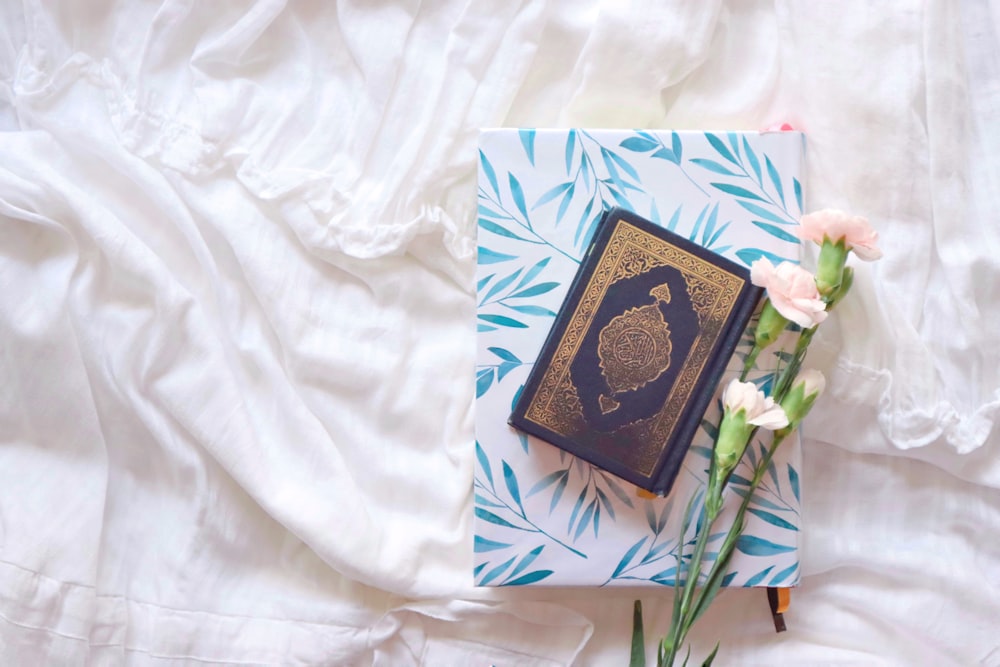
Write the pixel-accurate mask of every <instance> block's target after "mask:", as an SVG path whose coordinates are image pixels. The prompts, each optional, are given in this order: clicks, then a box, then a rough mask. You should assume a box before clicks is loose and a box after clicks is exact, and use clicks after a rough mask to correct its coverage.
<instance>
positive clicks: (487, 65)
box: [0, 0, 1000, 665]
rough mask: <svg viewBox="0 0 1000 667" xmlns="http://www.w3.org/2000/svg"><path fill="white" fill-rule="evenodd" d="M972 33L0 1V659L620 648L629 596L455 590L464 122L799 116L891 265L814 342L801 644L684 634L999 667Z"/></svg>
mask: <svg viewBox="0 0 1000 667" xmlns="http://www.w3.org/2000/svg"><path fill="white" fill-rule="evenodd" d="M654 5H655V6H654ZM998 23H1000V6H998V5H996V4H992V3H986V2H968V3H964V4H962V5H959V4H957V3H950V2H946V1H945V0H936V1H935V0H931V1H928V2H923V3H916V2H896V3H892V4H884V5H880V6H879V7H877V8H876V7H870V6H869V3H863V2H859V3H851V4H841V3H830V4H825V3H824V4H820V3H797V4H796V3H787V2H780V1H779V2H773V3H767V2H731V3H722V2H703V3H691V2H680V1H678V2H674V3H629V2H611V1H607V2H600V1H598V0H590V1H589V2H530V1H527V0H526V1H525V2H523V3H520V4H519V3H509V2H501V1H499V0H484V1H483V2H469V3H463V2H459V1H450V2H445V1H441V2H430V1H429V0H424V1H423V2H420V1H418V0H410V1H395V2H391V1H385V2H378V3H370V2H364V1H363V0H355V1H354V2H350V1H340V2H336V3H320V2H312V3H310V2H301V3H295V2H283V1H280V0H258V1H257V2H253V3H237V2H211V3H207V2H202V3H199V2H193V1H191V0H188V1H182V0H166V1H164V2H162V3H129V2H114V1H113V0H99V1H95V2H89V3H78V2H70V1H69V0H65V1H63V2H45V3H43V2H41V1H40V0H24V2H22V3H17V2H7V3H3V4H2V5H0V26H2V28H0V662H2V663H3V664H59V665H61V664H170V663H176V664H186V663H198V664H201V663H209V664H214V663H219V664H330V665H341V664H343V665H367V664H373V665H407V664H427V665H450V664H455V665H458V664H495V665H515V664H516V665H531V664H535V665H556V664H571V663H572V664H581V665H589V664H622V663H623V662H624V661H625V660H626V656H627V653H628V639H629V631H630V622H631V602H632V600H633V599H634V597H635V595H637V593H634V592H630V591H620V590H616V591H606V590H584V589H580V590H517V591H509V590H477V589H474V588H472V577H471V563H472V553H471V521H470V519H471V506H470V501H471V497H470V489H471V480H472V447H471V438H472V413H471V410H472V403H473V400H472V399H473V393H472V377H473V372H472V366H473V338H472V336H473V333H472V329H471V325H470V323H471V321H472V319H473V308H474V304H473V285H472V275H473V267H474V262H475V258H474V249H475V238H474V229H475V215H474V206H475V196H474V175H475V159H474V158H475V150H474V146H475V139H476V133H477V130H478V128H480V127H491V126H519V125H521V126H595V127H596V126H605V127H672V128H692V129H701V128H734V129H744V128H745V129H755V128H758V127H762V126H764V125H768V124H770V123H772V122H775V121H781V120H787V121H790V122H792V123H794V124H795V125H796V126H797V127H799V128H801V129H803V130H804V131H805V132H807V134H808V137H809V182H808V196H807V200H808V204H809V207H810V208H821V207H825V206H839V207H844V208H849V209H850V210H853V211H855V212H858V213H862V214H865V215H867V216H868V217H869V218H870V219H871V220H872V222H873V223H874V224H875V225H876V226H877V227H878V228H879V230H880V231H881V233H882V238H883V245H884V248H885V250H886V255H887V256H886V258H885V259H884V260H882V261H881V262H879V263H878V264H876V265H872V266H867V265H866V266H859V267H858V271H859V273H858V280H857V287H856V294H855V295H854V297H853V299H852V301H851V302H850V303H845V304H844V305H843V307H842V309H841V310H840V312H838V313H837V314H836V315H835V316H834V317H833V318H832V319H831V324H829V325H826V326H824V331H823V336H822V340H821V341H820V343H821V346H820V347H819V348H818V349H817V350H816V351H815V353H814V355H815V356H814V361H816V362H817V363H819V364H821V365H822V366H824V367H825V368H826V369H827V370H828V371H829V373H830V377H831V387H830V391H829V393H828V395H827V396H825V397H824V399H823V402H822V405H821V406H820V407H819V408H818V410H817V413H816V414H815V415H814V416H813V417H812V418H811V420H810V422H809V423H808V424H807V431H806V435H807V436H808V437H807V439H806V442H805V448H804V458H805V462H804V473H803V489H804V512H805V524H806V526H807V529H806V532H805V535H804V542H803V544H804V546H803V561H802V568H803V580H802V586H801V588H800V589H799V590H798V591H796V592H795V594H794V596H793V606H792V609H791V611H790V612H789V613H788V615H787V620H788V623H789V626H790V629H789V631H788V632H787V633H784V634H781V635H775V634H774V633H773V631H772V629H771V627H770V619H769V617H768V614H767V610H766V606H765V603H764V600H763V597H762V595H761V594H760V593H759V592H756V593H754V592H745V591H733V592H726V593H725V594H724V595H722V596H721V597H720V599H719V601H718V602H717V603H716V605H715V606H714V607H713V609H712V610H711V611H710V613H709V614H708V616H707V617H706V618H705V620H703V621H702V622H701V623H700V625H699V626H698V627H697V628H696V631H695V637H694V641H695V653H696V654H702V655H703V654H704V653H705V652H707V650H708V649H710V648H711V646H712V644H713V643H714V640H715V639H716V638H718V637H723V638H724V644H723V648H722V653H721V655H720V663H721V664H742V665H773V664H790V665H792V664H794V665H800V664H837V665H841V664H842V665H853V664H887V665H914V664H928V665H948V664H956V665H968V664H985V665H1000V632H998V628H1000V546H998V545H1000V540H998V539H997V535H1000V490H998V489H1000V436H998V435H997V433H996V428H995V421H996V410H997V406H998V405H1000V393H998V392H1000V359H998V356H1000V352H998V349H1000V348H998V345H997V343H998V334H997V332H998V330H1000V326H998V325H1000V322H998V315H997V312H998V310H997V307H998V306H1000V292H998V289H997V285H998V284H1000V281H998V277H1000V276H998V274H1000V271H998V262H997V259H996V257H998V256H1000V255H998V253H1000V238H998V236H1000V226H998V225H997V224H996V216H997V210H1000V188H998V185H997V184H998V183H1000V168H998V164H1000V162H998V160H1000V158H998V155H1000V130H998V128H1000V49H998V41H997V32H998ZM641 596H642V599H643V600H644V602H645V605H646V609H647V623H648V625H647V634H648V636H650V637H652V636H653V635H655V634H656V633H657V628H660V629H662V628H663V627H665V623H666V621H667V614H668V611H669V595H668V594H666V593H664V594H661V595H657V594H655V593H654V592H650V591H648V590H644V591H642V592H641ZM649 644H650V648H652V641H650V642H649Z"/></svg>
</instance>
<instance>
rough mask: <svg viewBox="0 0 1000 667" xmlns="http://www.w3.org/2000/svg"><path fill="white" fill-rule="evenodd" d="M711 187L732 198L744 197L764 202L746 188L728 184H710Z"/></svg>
mask: <svg viewBox="0 0 1000 667" xmlns="http://www.w3.org/2000/svg"><path fill="white" fill-rule="evenodd" d="M711 186H712V187H713V188H715V189H716V190H722V191H723V192H725V193H726V194H730V195H733V196H734V197H745V198H746V199H756V200H758V201H764V199H763V197H761V196H760V195H758V194H757V193H755V192H751V191H749V190H747V189H746V188H741V187H740V186H738V185H732V184H730V183H712V184H711Z"/></svg>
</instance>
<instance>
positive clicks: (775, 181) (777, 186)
mask: <svg viewBox="0 0 1000 667" xmlns="http://www.w3.org/2000/svg"><path fill="white" fill-rule="evenodd" d="M764 164H765V165H766V166H767V175H768V176H769V177H770V178H771V184H772V185H773V186H774V191H775V192H777V193H778V199H780V200H781V205H782V206H785V189H784V188H783V187H781V176H779V175H778V170H777V169H775V168H774V165H773V164H772V163H771V158H769V157H767V156H766V155H765V156H764Z"/></svg>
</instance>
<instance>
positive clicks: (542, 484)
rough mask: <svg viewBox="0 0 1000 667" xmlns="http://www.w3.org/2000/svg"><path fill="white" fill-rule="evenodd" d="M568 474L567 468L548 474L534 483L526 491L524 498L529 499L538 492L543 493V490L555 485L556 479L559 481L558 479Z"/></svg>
mask: <svg viewBox="0 0 1000 667" xmlns="http://www.w3.org/2000/svg"><path fill="white" fill-rule="evenodd" d="M568 474H569V469H568V468H564V469H562V470H556V471H555V472H550V473H549V474H548V475H546V476H545V477H542V478H541V479H540V480H538V481H537V482H535V485H534V486H532V487H531V489H530V490H529V491H528V495H527V496H525V498H530V497H531V496H533V495H535V494H536V493H538V492H539V491H544V490H545V489H547V488H549V487H550V486H552V485H553V484H555V483H556V480H558V479H560V478H562V477H564V476H566V475H568Z"/></svg>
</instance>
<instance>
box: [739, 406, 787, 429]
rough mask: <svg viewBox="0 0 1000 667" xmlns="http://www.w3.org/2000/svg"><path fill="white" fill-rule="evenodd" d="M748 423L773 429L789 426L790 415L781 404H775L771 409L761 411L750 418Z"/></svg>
mask: <svg viewBox="0 0 1000 667" xmlns="http://www.w3.org/2000/svg"><path fill="white" fill-rule="evenodd" d="M747 423H748V424H753V425H754V426H760V427H761V428H766V429H768V430H771V431H773V430H774V429H776V428H785V427H786V426H788V415H786V414H785V411H784V410H782V409H781V406H780V405H775V406H774V407H773V408H771V409H770V410H765V411H764V412H761V413H760V414H759V415H757V416H755V417H754V418H753V419H748V420H747Z"/></svg>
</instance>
